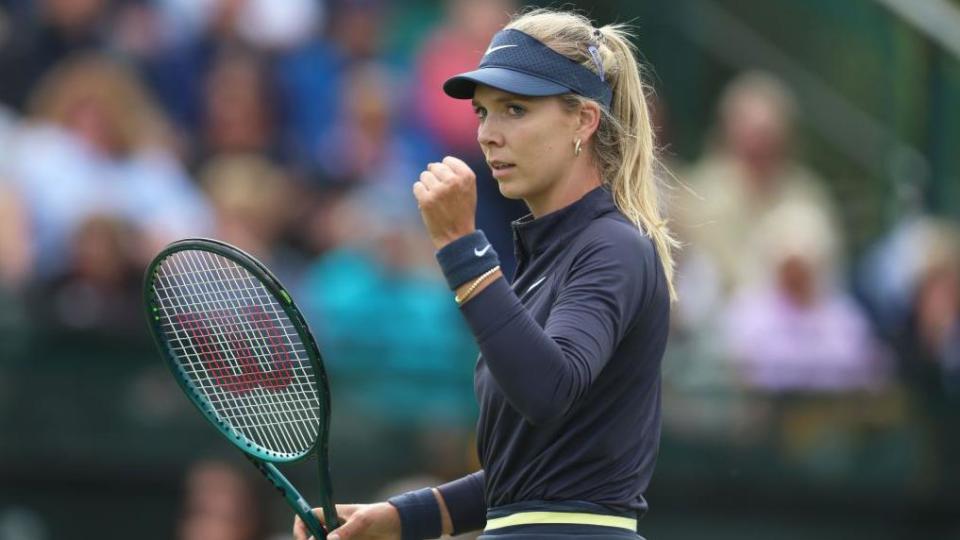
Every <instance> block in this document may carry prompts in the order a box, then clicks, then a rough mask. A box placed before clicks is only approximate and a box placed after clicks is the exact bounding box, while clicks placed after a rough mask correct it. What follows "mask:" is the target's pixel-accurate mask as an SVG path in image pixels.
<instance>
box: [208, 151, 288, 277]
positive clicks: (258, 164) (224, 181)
mask: <svg viewBox="0 0 960 540" xmlns="http://www.w3.org/2000/svg"><path fill="white" fill-rule="evenodd" d="M200 181H201V183H202V185H203V188H204V190H205V191H206V192H207V194H208V196H209V198H210V202H211V204H212V205H213V208H214V210H215V213H216V235H215V236H216V237H217V238H218V239H220V240H223V241H225V242H228V243H230V244H233V245H235V246H237V247H239V248H240V249H243V250H244V251H246V252H248V253H250V254H251V255H253V256H254V257H256V258H257V259H258V260H260V261H261V262H263V263H264V264H266V265H267V267H269V268H270V269H271V270H272V271H273V272H274V273H275V274H276V275H277V276H278V277H279V278H280V280H281V281H282V282H283V283H284V284H285V285H286V286H287V287H290V288H292V287H295V285H296V283H298V281H299V278H300V271H301V270H302V267H303V266H304V265H305V264H306V261H305V260H304V259H303V258H302V257H301V256H299V255H298V254H296V253H294V252H293V251H292V250H290V249H288V248H287V247H286V246H285V244H284V242H283V235H284V232H285V231H286V229H287V227H288V225H289V224H290V223H291V218H292V213H291V207H292V206H293V205H294V193H293V191H292V190H291V185H290V180H289V179H288V178H287V176H286V174H285V173H284V171H283V170H282V169H280V168H278V167H277V166H275V165H273V164H271V163H270V162H269V161H268V160H266V159H265V158H263V157H262V156H259V155H256V154H247V155H232V156H231V155H225V156H220V157H216V158H214V159H212V160H211V161H209V162H208V163H207V164H206V165H205V166H204V168H203V169H202V170H201V171H200Z"/></svg>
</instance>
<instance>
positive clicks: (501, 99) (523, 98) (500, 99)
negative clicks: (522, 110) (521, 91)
mask: <svg viewBox="0 0 960 540" xmlns="http://www.w3.org/2000/svg"><path fill="white" fill-rule="evenodd" d="M493 101H494V103H505V102H507V101H522V102H529V101H530V98H529V97H527V96H521V95H517V94H507V95H502V96H498V97H495V98H493ZM470 102H471V103H472V104H473V106H474V107H480V106H481V105H480V102H479V101H477V100H476V99H475V98H474V99H472V100H471V101H470Z"/></svg>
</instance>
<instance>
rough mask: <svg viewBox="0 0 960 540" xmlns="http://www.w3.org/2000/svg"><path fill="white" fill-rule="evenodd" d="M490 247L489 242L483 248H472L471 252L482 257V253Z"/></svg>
mask: <svg viewBox="0 0 960 540" xmlns="http://www.w3.org/2000/svg"><path fill="white" fill-rule="evenodd" d="M490 247H491V246H490V244H487V247H485V248H483V249H477V248H473V254H474V255H476V256H477V257H483V256H484V255H486V254H487V252H488V251H490Z"/></svg>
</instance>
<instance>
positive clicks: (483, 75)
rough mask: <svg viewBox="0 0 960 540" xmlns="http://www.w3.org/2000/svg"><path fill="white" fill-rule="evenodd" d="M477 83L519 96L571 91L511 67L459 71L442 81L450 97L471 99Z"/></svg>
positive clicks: (548, 94)
mask: <svg viewBox="0 0 960 540" xmlns="http://www.w3.org/2000/svg"><path fill="white" fill-rule="evenodd" d="M478 84H483V85H486V86H490V87H492V88H496V89H497V90H503V91H504V92H510V93H511V94H517V95H521V96H556V95H560V94H568V93H570V92H572V90H570V89H569V88H567V87H566V86H563V85H559V84H557V83H555V82H552V81H548V80H545V79H541V78H539V77H537V76H535V75H529V74H526V73H521V72H519V71H514V70H512V69H506V68H499V67H484V68H480V69H477V70H474V71H468V72H467V73H461V74H460V75H457V76H455V77H451V78H449V79H447V81H446V82H444V83H443V91H444V92H446V94H447V95H448V96H450V97H452V98H456V99H471V98H473V92H474V91H475V90H476V88H477V85H478Z"/></svg>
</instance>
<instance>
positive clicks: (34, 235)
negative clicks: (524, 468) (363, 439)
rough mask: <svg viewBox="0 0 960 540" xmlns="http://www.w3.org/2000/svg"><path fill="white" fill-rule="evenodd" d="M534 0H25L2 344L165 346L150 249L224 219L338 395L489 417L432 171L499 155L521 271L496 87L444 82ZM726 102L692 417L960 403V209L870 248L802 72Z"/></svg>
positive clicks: (353, 411)
mask: <svg viewBox="0 0 960 540" xmlns="http://www.w3.org/2000/svg"><path fill="white" fill-rule="evenodd" d="M438 6H441V8H442V9H439V10H438V9H437V7H438ZM517 7H518V5H517V4H516V3H514V2H512V1H510V0H485V1H483V2H473V1H469V0H448V1H446V2H430V1H417V2H391V1H389V0H326V1H320V0H283V1H282V2H280V1H272V0H35V1H32V0H0V80H2V82H0V334H2V335H3V336H5V337H4V341H5V343H6V345H3V346H0V350H5V349H3V348H2V347H7V346H9V345H10V344H11V343H13V342H15V341H16V340H17V339H38V338H37V336H43V335H47V334H48V333H68V334H70V333H79V334H84V335H95V336H99V337H102V338H103V339H120V340H123V339H138V340H142V339H146V337H145V336H146V327H145V324H144V323H143V319H142V316H141V309H142V307H141V293H140V286H141V280H142V274H143V270H144V268H145V265H146V264H147V262H148V261H149V260H150V258H151V257H152V256H153V255H154V254H155V253H156V252H157V251H158V250H159V249H160V248H161V247H162V246H164V245H165V244H166V243H168V242H170V241H172V240H176V239H179V238H183V237H187V236H206V237H215V238H218V239H221V240H224V241H226V242H229V243H232V244H234V245H237V246H239V247H240V248H242V249H244V250H246V251H248V252H250V253H252V254H253V255H255V256H256V257H258V258H259V259H260V260H261V261H263V262H264V263H265V264H266V265H267V266H268V267H270V268H271V269H272V270H273V271H274V272H275V273H276V274H277V275H278V276H279V277H280V279H281V281H283V282H284V283H285V284H286V285H287V287H288V288H289V289H291V290H292V291H293V292H294V296H295V298H296V299H297V301H298V303H299V304H300V305H301V306H302V307H303V309H304V310H305V312H306V313H307V316H308V318H309V319H310V323H311V325H312V327H313V330H314V332H315V333H316V334H317V337H318V340H319V342H320V344H321V350H322V351H323V352H324V354H325V356H326V358H325V360H326V362H327V364H328V368H329V369H330V371H331V374H332V378H333V380H334V383H335V385H336V390H335V393H336V406H335V410H339V411H344V410H346V411H349V414H350V415H351V418H352V419H354V420H353V421H356V420H355V419H356V418H366V419H368V420H369V421H370V422H380V423H383V424H386V425H388V426H399V427H401V428H405V427H408V426H429V428H425V430H426V431H428V432H433V431H434V430H435V428H436V426H437V425H441V426H449V428H450V429H452V430H459V432H460V433H467V432H469V431H470V427H471V426H470V423H471V422H472V419H473V415H474V414H475V413H474V410H475V409H474V407H475V405H474V404H473V394H472V359H473V357H474V355H475V354H476V348H475V345H474V343H473V340H472V339H471V336H470V335H469V332H468V331H467V330H466V328H465V327H464V325H463V323H462V321H461V319H460V317H459V315H458V313H457V309H456V306H455V304H454V302H453V301H452V298H451V297H450V293H449V291H448V290H447V289H446V287H445V285H444V282H443V280H442V278H441V277H440V276H439V274H438V270H437V268H436V264H435V262H434V260H433V253H432V248H431V246H430V245H429V243H428V241H427V237H426V235H425V234H424V233H423V230H422V226H421V225H420V223H419V215H418V213H417V209H416V205H415V202H414V200H413V198H412V196H411V194H410V186H411V185H412V183H413V182H414V181H415V180H416V177H417V175H418V173H419V171H420V170H422V168H423V167H424V166H425V165H426V164H427V163H428V162H430V161H438V160H439V159H441V158H442V157H443V156H444V155H448V154H449V155H456V156H459V157H461V158H463V159H464V160H465V161H467V162H468V163H469V164H471V165H472V166H473V168H474V170H475V171H476V172H477V173H478V186H479V188H478V189H479V195H480V209H479V215H478V222H479V223H478V225H479V226H480V227H482V228H483V229H484V230H485V231H486V232H487V235H488V236H489V237H490V238H491V240H492V242H493V244H494V246H495V247H496V249H497V251H498V252H499V253H500V254H501V257H502V258H503V259H504V266H505V268H506V269H507V273H508V274H509V273H510V271H509V270H510V269H511V268H512V266H513V261H512V253H513V249H512V246H511V233H510V229H509V225H508V223H509V222H510V220H512V219H515V218H517V217H519V216H521V215H522V214H524V213H525V209H524V207H523V205H522V204H520V203H518V202H516V201H506V200H504V199H503V198H501V197H500V196H499V193H498V191H497V189H496V186H495V184H494V182H493V181H492V179H491V178H490V176H489V172H488V171H487V168H486V166H485V165H484V164H483V159H482V155H481V154H480V153H479V149H478V147H477V144H476V140H475V129H476V119H475V117H474V114H473V112H472V110H471V107H470V105H469V104H468V103H465V102H460V101H456V100H451V99H448V98H446V97H445V96H444V95H443V94H442V90H441V83H442V81H443V80H444V79H445V78H446V77H448V76H449V75H451V74H453V73H456V72H459V71H463V70H466V69H471V68H473V67H474V66H475V64H476V62H477V60H478V58H479V55H480V54H481V52H482V51H483V50H484V48H485V47H486V45H487V43H488V40H489V38H490V37H491V36H492V34H493V33H494V32H495V31H496V30H497V29H498V28H499V27H500V26H501V25H502V24H503V23H504V22H505V21H506V15H507V13H509V12H512V11H514V10H515V9H516V8H517ZM669 98H670V96H660V99H659V100H658V101H657V106H658V107H664V108H665V107H667V106H668V105H669ZM716 111H717V115H716V118H715V124H714V128H713V129H712V130H711V131H710V133H709V136H708V139H709V141H708V143H707V144H706V145H705V146H704V148H705V150H704V151H703V153H702V155H700V156H697V157H695V159H693V160H692V161H691V162H689V163H683V162H680V161H679V160H678V159H676V158H674V159H668V160H667V161H668V162H667V164H666V165H667V167H666V168H665V169H664V174H663V175H662V176H663V181H664V183H665V184H666V185H669V186H672V189H670V190H669V196H668V200H669V206H670V208H669V212H668V213H669V215H670V222H671V225H672V227H673V228H674V230H676V232H677V233H678V234H679V236H680V237H681V239H682V240H683V242H684V244H685V247H684V249H683V251H682V252H681V253H680V262H679V270H680V273H679V276H680V278H679V279H680V282H679V285H680V297H681V300H680V302H679V303H678V304H677V306H676V308H675V310H674V311H675V317H674V318H675V320H674V331H673V337H672V343H671V345H670V347H669V352H668V357H667V359H666V360H665V364H664V373H665V381H666V383H667V393H666V397H665V399H666V402H667V404H668V407H667V409H666V416H665V418H666V422H667V424H668V426H667V428H668V430H669V429H675V430H677V431H679V432H683V431H684V430H688V431H689V430H692V432H693V433H696V434H697V436H703V434H704V433H709V432H715V433H727V434H729V433H731V432H730V431H729V430H727V427H728V426H729V425H731V424H730V423H731V422H732V423H734V424H736V423H737V422H740V421H742V418H740V417H739V416H738V415H740V416H742V415H744V414H746V415H748V416H749V415H750V414H753V413H754V412H755V411H744V410H742V409H737V408H736V406H733V405H732V406H731V411H733V412H730V416H729V417H727V418H726V420H727V422H724V418H721V417H722V415H723V413H722V411H720V410H719V409H716V408H704V409H702V410H692V407H691V406H690V403H692V401H691V400H689V399H687V397H686V396H689V395H691V394H694V395H695V394H696V393H697V392H700V391H705V392H708V393H709V392H713V391H715V390H717V389H724V391H726V392H728V393H736V392H742V393H747V394H763V395H790V394H797V393H799V394H816V395H826V396H836V395H878V394H881V395H883V394H889V393H891V392H898V391H900V390H902V389H908V390H910V391H915V392H916V393H917V394H918V395H922V396H923V399H926V400H929V401H930V402H931V403H933V402H936V403H941V402H945V401H946V400H951V399H952V400H954V403H955V402H956V400H957V399H958V398H960V232H958V223H957V222H956V221H955V220H952V221H951V220H949V219H945V218H942V217H939V218H938V217H934V216H930V215H928V214H927V213H926V212H924V209H923V208H922V207H921V206H920V205H917V204H903V205H902V206H901V207H900V208H899V209H898V212H897V215H896V216H895V219H892V220H891V226H890V228H889V230H888V231H886V232H885V233H884V234H883V235H882V236H881V237H879V238H877V239H876V241H875V244H874V245H873V247H872V248H870V249H869V250H867V251H866V252H865V253H864V254H857V256H852V254H851V251H850V249H849V247H848V245H847V244H846V239H845V236H846V234H845V232H844V231H845V227H846V226H848V225H849V222H848V221H846V220H845V219H844V208H843V206H842V205H841V204H839V203H838V202H837V201H836V200H835V199H834V197H833V195H832V192H831V190H830V179H829V178H824V177H823V176H821V175H820V174H818V172H816V171H814V170H812V169H811V168H810V167H808V166H806V165H805V164H804V160H803V156H802V155H801V154H802V153H801V152H799V151H797V145H796V140H795V129H794V128H795V123H796V120H797V118H798V116H799V115H800V114H802V111H801V108H800V105H799V104H798V102H797V101H796V99H795V98H794V97H793V96H792V95H791V91H790V89H789V88H788V87H786V86H785V85H784V84H783V83H782V82H780V81H779V80H777V79H776V78H775V77H774V76H773V75H771V74H768V73H753V72H752V73H744V74H741V75H739V76H737V77H735V78H734V79H733V80H732V81H731V82H730V83H729V84H728V85H727V86H726V88H725V89H724V91H723V93H722V95H720V97H719V99H718V100H717V103H716ZM658 112H659V113H660V114H657V115H656V116H657V117H658V118H668V115H667V114H666V111H658ZM666 128H667V126H660V129H662V130H663V131H664V132H665V133H667V132H668V130H667V129H666ZM668 171H669V172H668ZM31 336H32V337H31ZM25 350H27V351H29V345H27V349H25ZM26 356H29V355H26ZM37 361H39V360H37ZM676 393H679V394H680V395H682V396H684V397H683V399H677V400H672V398H671V396H672V395H676ZM349 422H350V421H349V420H348V423H349ZM341 425H342V424H341ZM671 426H672V428H671ZM358 436H359V435H358ZM431 440H433V442H434V443H436V440H437V439H436V438H434V439H431ZM432 444H433V443H432ZM434 446H437V445H436V444H434ZM440 446H442V445H440ZM456 451H457V452H458V451H459V450H456ZM464 455H466V452H464ZM434 457H436V456H434ZM437 459H439V458H437ZM441 461H442V460H441ZM432 463H434V464H437V463H439V462H437V461H435V460H434V461H432ZM436 469H439V470H436ZM451 469H456V465H451V466H448V467H446V468H444V466H442V464H441V466H438V467H436V468H435V470H433V471H430V472H432V473H436V474H440V475H441V476H443V475H446V474H447V473H450V472H451ZM454 472H455V471H454ZM196 474H197V475H208V476H210V477H211V478H222V479H223V481H224V482H229V481H231V480H230V477H229V474H228V473H227V472H224V471H223V470H222V469H218V468H217V467H215V466H212V468H210V469H209V470H206V469H204V470H201V471H200V472H197V473H196ZM198 478H199V476H198ZM198 481H199V480H198ZM201 502H202V501H201ZM201 502H197V504H198V505H199V504H201ZM241 503H242V504H247V503H246V502H245V501H239V502H237V504H241ZM191 504H193V503H191ZM201 526H202V525H193V524H185V525H184V529H183V530H184V531H189V530H193V529H192V528H193V527H201ZM249 526H250V527H251V528H252V529H255V528H256V527H257V526H258V525H257V524H255V523H254V524H250V525H249ZM252 529H251V530H252ZM197 530H202V529H197ZM184 534H185V535H186V533H184ZM185 537H190V535H186V536H185ZM193 537H203V538H212V536H209V535H206V534H199V536H196V535H194V536H193ZM231 537H239V536H231Z"/></svg>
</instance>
